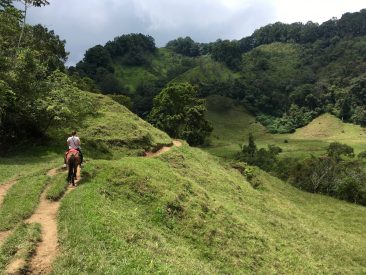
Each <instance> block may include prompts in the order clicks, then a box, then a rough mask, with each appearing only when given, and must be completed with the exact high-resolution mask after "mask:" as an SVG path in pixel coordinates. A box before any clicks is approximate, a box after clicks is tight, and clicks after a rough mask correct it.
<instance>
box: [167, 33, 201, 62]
mask: <svg viewBox="0 0 366 275" xmlns="http://www.w3.org/2000/svg"><path fill="white" fill-rule="evenodd" d="M166 47H167V48H169V49H171V50H173V51H174V52H176V53H179V54H182V55H186V56H192V57H193V56H199V55H200V53H201V52H200V45H199V43H197V42H194V41H193V40H192V38H190V37H189V36H187V37H185V38H183V37H179V38H177V39H174V40H171V41H169V42H168V43H167V44H166Z"/></svg>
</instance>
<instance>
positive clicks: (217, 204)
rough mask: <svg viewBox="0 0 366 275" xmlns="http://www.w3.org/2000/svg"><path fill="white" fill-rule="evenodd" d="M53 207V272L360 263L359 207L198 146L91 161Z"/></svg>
mask: <svg viewBox="0 0 366 275" xmlns="http://www.w3.org/2000/svg"><path fill="white" fill-rule="evenodd" d="M88 169H89V171H88V172H89V174H90V175H91V177H89V181H88V182H86V183H85V184H84V185H82V186H80V187H79V188H78V190H77V192H72V193H71V194H70V195H69V196H67V197H66V198H65V199H64V200H63V202H62V205H61V209H60V213H59V230H60V236H61V239H60V244H61V247H60V248H61V251H60V256H59V257H58V259H57V261H56V262H55V265H54V268H55V269H54V272H55V273H56V274H57V273H62V272H63V273H70V274H73V273H90V272H93V273H109V274H111V273H117V272H118V271H121V270H123V271H124V272H126V273H177V272H179V273H182V274H192V273H197V272H199V273H203V274H212V273H274V272H277V273H307V274H314V273H337V272H338V273H363V272H365V271H366V261H365V257H366V251H365V250H364V247H366V235H365V231H364V224H365V222H366V215H365V208H364V207H360V206H356V205H351V204H348V203H345V202H341V201H337V200H335V199H332V198H328V197H323V196H320V195H312V194H308V193H303V192H301V191H298V190H297V189H295V188H293V187H291V186H289V185H287V184H285V183H283V182H281V181H279V180H277V179H275V178H272V177H270V176H269V175H267V174H265V173H262V172H260V171H258V172H257V173H258V174H257V178H258V180H260V181H261V182H262V187H261V188H260V189H258V190H255V189H253V188H252V187H251V185H250V184H249V183H248V182H247V181H246V180H245V179H244V178H243V177H242V175H241V174H240V173H239V172H237V171H236V170H232V169H230V168H227V167H225V166H223V165H222V164H220V162H219V161H218V160H217V159H216V158H214V157H212V156H210V155H209V154H207V153H204V152H203V151H201V150H199V149H192V148H189V147H188V146H183V147H180V148H174V149H172V150H171V151H169V152H167V153H165V154H163V155H161V156H160V157H159V158H157V159H145V158H134V157H129V158H123V159H121V160H115V161H95V162H93V164H92V167H91V166H89V168H88Z"/></svg>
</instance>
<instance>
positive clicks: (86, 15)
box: [29, 0, 365, 64]
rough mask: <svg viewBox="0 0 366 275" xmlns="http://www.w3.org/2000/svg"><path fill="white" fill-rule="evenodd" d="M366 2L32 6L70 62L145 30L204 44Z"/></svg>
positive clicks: (208, 0) (63, 2) (82, 1)
mask: <svg viewBox="0 0 366 275" xmlns="http://www.w3.org/2000/svg"><path fill="white" fill-rule="evenodd" d="M364 1H365V0H347V1H345V0H322V1H315V0H307V1H299V0H292V1H290V0H185V1H182V0H78V1H74V0H50V2H51V5H50V6H47V7H43V8H32V9H31V10H30V13H29V21H30V22H31V23H42V24H43V25H46V26H47V27H48V28H49V29H54V30H55V32H56V33H57V34H59V35H60V37H61V38H63V39H66V41H67V50H68V51H70V52H71V54H70V58H69V64H75V63H76V62H77V61H78V60H80V59H81V57H82V56H83V54H84V52H85V50H86V49H88V48H90V47H92V46H94V45H96V44H104V43H106V42H107V41H108V40H111V39H113V38H114V37H116V36H118V35H122V34H125V33H132V32H142V33H145V34H150V35H152V36H153V37H154V38H155V40H156V42H157V45H158V46H163V45H165V43H166V42H168V41H169V40H171V39H174V38H177V37H179V36H191V37H192V38H193V39H194V40H196V41H200V42H208V41H215V40H216V39H218V38H223V39H240V38H242V37H244V36H247V35H250V34H251V33H252V32H253V31H254V30H255V29H257V28H259V27H261V26H264V25H266V24H268V23H274V22H276V21H282V22H286V23H292V22H298V21H301V22H307V21H309V20H312V21H314V22H323V21H326V20H328V19H330V18H332V17H333V16H337V17H340V16H341V15H342V13H344V12H347V11H350V12H354V11H357V10H360V9H362V8H363V5H364Z"/></svg>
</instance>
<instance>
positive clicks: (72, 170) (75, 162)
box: [66, 149, 80, 186]
mask: <svg viewBox="0 0 366 275" xmlns="http://www.w3.org/2000/svg"><path fill="white" fill-rule="evenodd" d="M66 162H67V165H68V167H69V174H68V176H67V181H68V182H69V184H72V186H75V179H76V175H77V171H78V166H79V164H80V157H79V151H78V150H76V149H70V150H69V151H68V152H67V153H66Z"/></svg>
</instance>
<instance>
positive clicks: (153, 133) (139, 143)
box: [79, 95, 171, 158]
mask: <svg viewBox="0 0 366 275" xmlns="http://www.w3.org/2000/svg"><path fill="white" fill-rule="evenodd" d="M93 96H94V97H95V99H96V100H97V101H98V104H99V108H98V110H97V112H96V114H95V115H94V116H92V117H90V118H88V119H87V120H86V121H85V122H84V123H83V125H82V128H81V129H80V131H79V133H80V135H81V137H82V140H83V141H84V144H85V146H84V148H85V149H86V150H87V151H86V153H87V154H88V155H89V156H92V157H94V158H96V157H97V158H98V157H101V158H112V157H115V156H118V155H121V154H122V155H126V154H134V155H136V154H138V153H140V154H141V153H142V152H143V151H145V150H150V149H152V148H156V147H161V146H163V145H169V144H171V139H170V138H169V136H168V135H167V134H166V133H164V132H162V131H160V130H158V129H156V128H154V127H153V126H151V125H150V124H149V123H147V122H146V121H144V120H142V119H141V118H139V117H138V116H137V115H135V114H133V113H131V112H130V111H129V110H128V109H127V108H126V107H124V106H122V105H120V104H118V103H117V102H115V101H113V100H112V99H111V98H109V97H107V96H103V95H93Z"/></svg>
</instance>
